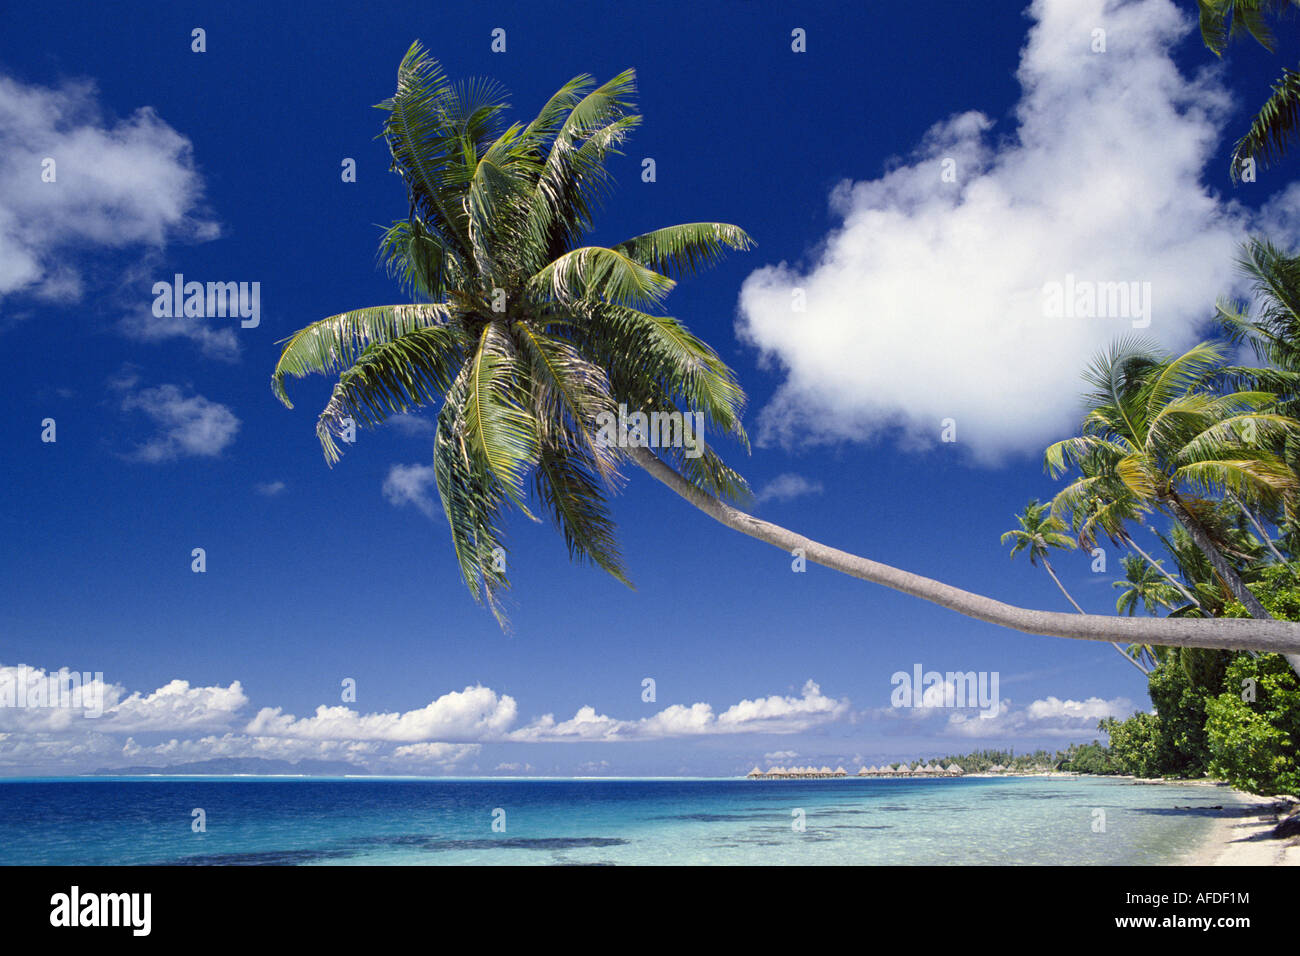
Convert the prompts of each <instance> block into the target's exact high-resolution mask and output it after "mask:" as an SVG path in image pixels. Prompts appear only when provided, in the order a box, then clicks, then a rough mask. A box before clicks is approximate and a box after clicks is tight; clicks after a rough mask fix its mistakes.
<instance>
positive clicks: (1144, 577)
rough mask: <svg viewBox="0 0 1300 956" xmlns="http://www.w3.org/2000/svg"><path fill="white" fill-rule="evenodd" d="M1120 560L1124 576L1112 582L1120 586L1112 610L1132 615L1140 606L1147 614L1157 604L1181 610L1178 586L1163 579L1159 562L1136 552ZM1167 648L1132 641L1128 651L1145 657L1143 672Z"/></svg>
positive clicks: (1156, 660)
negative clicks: (1154, 561) (1147, 559)
mask: <svg viewBox="0 0 1300 956" xmlns="http://www.w3.org/2000/svg"><path fill="white" fill-rule="evenodd" d="M1120 563H1121V565H1122V566H1123V568H1124V579H1123V580H1122V581H1116V582H1114V583H1113V584H1112V585H1111V586H1112V587H1116V588H1121V589H1122V592H1121V594H1120V596H1119V597H1118V598H1117V599H1116V600H1115V613H1117V614H1126V615H1128V616H1129V617H1132V616H1133V615H1134V614H1135V613H1136V612H1137V610H1138V608H1139V607H1140V608H1143V609H1144V610H1145V611H1146V612H1147V613H1148V614H1155V613H1156V609H1157V608H1158V607H1163V608H1165V609H1166V610H1168V611H1180V610H1183V608H1180V607H1179V606H1178V605H1177V604H1176V603H1175V600H1176V599H1177V598H1178V597H1179V596H1180V593H1179V590H1178V589H1177V588H1175V587H1173V586H1172V585H1171V584H1170V583H1169V582H1168V581H1167V580H1166V579H1165V577H1164V575H1163V574H1161V569H1160V568H1159V567H1158V566H1157V567H1152V566H1151V565H1150V564H1148V563H1147V562H1146V561H1144V560H1142V559H1141V558H1139V557H1137V556H1136V555H1125V556H1124V557H1123V558H1121V559H1120ZM1169 651H1170V648H1167V647H1160V646H1158V645H1157V646H1154V647H1153V646H1151V645H1148V644H1134V645H1133V646H1132V647H1130V648H1129V653H1130V654H1133V655H1135V656H1136V657H1138V659H1140V660H1144V661H1145V663H1146V664H1147V667H1146V668H1145V671H1146V673H1150V672H1151V671H1152V670H1153V669H1154V668H1155V667H1156V665H1157V664H1159V663H1160V662H1161V661H1162V660H1164V659H1165V658H1166V657H1167V656H1168V654H1169Z"/></svg>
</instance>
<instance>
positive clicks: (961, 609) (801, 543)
mask: <svg viewBox="0 0 1300 956" xmlns="http://www.w3.org/2000/svg"><path fill="white" fill-rule="evenodd" d="M628 453H629V455H630V456H631V458H632V460H633V461H635V462H636V463H637V464H638V465H639V466H640V467H641V468H644V469H645V470H646V471H647V472H649V473H650V475H651V476H653V477H654V478H655V479H656V480H658V481H660V482H662V483H663V484H665V485H667V486H668V487H669V488H671V489H672V490H673V491H675V492H676V493H677V494H678V495H680V496H681V497H682V498H684V499H686V500H687V501H688V502H690V503H691V504H692V505H694V506H695V507H696V508H698V509H699V510H701V511H703V512H704V513H705V514H706V515H708V516H709V517H711V518H713V519H714V520H715V521H717V522H719V523H721V524H724V525H726V526H727V527H728V528H731V529H732V530H733V531H739V532H740V533H741V534H746V535H749V536H750V537H751V538H757V539H758V540H759V541H764V542H766V543H767V544H770V545H772V546H774V547H777V548H780V549H781V550H783V551H787V552H789V551H793V550H795V549H796V548H799V549H802V550H803V553H804V556H805V557H806V558H807V559H808V560H809V561H812V562H813V563H815V564H820V565H822V566H823V567H827V568H831V569H832V570H835V571H840V572H842V573H844V574H848V575H850V576H852V577H855V578H860V579H862V580H863V581H871V582H872V583H874V584H883V585H884V586H885V587H888V588H893V589H894V590H895V591H902V592H903V593H904V594H910V595H912V596H914V597H919V598H921V599H923V600H926V601H929V602H931V603H932V604H938V605H939V606H940V607H946V608H948V609H949V610H952V611H956V612H957V613H959V614H964V615H966V616H967V617H973V618H975V619H977V620H980V621H987V622H989V623H990V624H998V625H1000V626H1002V627H1010V628H1012V629H1014V630H1017V631H1024V632H1025V633H1028V634H1041V635H1044V636H1047V637H1069V638H1074V639H1077V640H1084V641H1112V640H1114V639H1115V638H1116V637H1119V638H1120V639H1121V640H1123V641H1125V642H1126V643H1130V644H1163V645H1166V646H1170V647H1213V648H1223V649H1226V650H1251V649H1254V650H1260V651H1268V652H1270V653H1278V654H1281V653H1292V654H1295V655H1296V657H1297V660H1300V624H1293V623H1291V622H1289V621H1271V620H1268V621H1250V620H1245V619H1242V618H1237V619H1232V618H1186V619H1174V618H1166V617H1162V618H1132V617H1129V618H1120V617H1116V618H1110V617H1102V616H1100V615H1096V614H1065V613H1062V612H1057V611H1033V610H1029V609H1028V608H1022V607H1016V606H1014V605H1011V604H1004V603H1003V602H1001V601H995V600H993V599H992V598H987V597H984V596H983V595H981V594H972V593H971V592H970V591H963V590H962V589H961V588H955V587H953V586H952V585H949V584H944V583H943V582H941V581H935V580H933V579H931V578H927V577H922V576H921V575H919V574H912V573H911V572H909V571H902V570H900V569H898V568H894V567H890V566H889V565H887V564H881V563H880V562H878V561H872V560H870V559H869V558H862V557H858V556H857V555H855V554H849V553H848V552H847V551H840V550H839V549H837V548H831V547H828V546H827V545H824V544H821V543H819V542H817V541H813V540H811V539H810V538H805V537H804V536H803V535H800V534H796V533H795V532H793V531H790V530H788V529H787V528H782V527H781V526H779V525H775V524H772V523H771V522H768V521H763V520H761V519H759V518H755V517H754V516H753V515H749V514H746V513H745V512H743V511H740V510H739V509H737V508H733V507H732V506H731V505H729V504H727V503H726V502H723V501H721V500H719V499H718V498H715V497H714V496H713V495H710V494H706V493H705V492H703V491H700V490H699V489H698V488H696V487H694V486H693V485H692V484H690V482H688V481H687V480H686V479H685V478H683V477H682V476H681V475H679V474H677V472H676V471H674V470H673V469H672V468H670V467H669V466H668V465H667V464H665V463H664V462H663V461H662V460H660V458H659V457H658V456H657V455H656V454H655V453H654V452H652V451H651V450H650V449H648V448H629V449H628Z"/></svg>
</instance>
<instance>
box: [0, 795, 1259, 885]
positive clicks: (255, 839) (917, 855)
mask: <svg viewBox="0 0 1300 956" xmlns="http://www.w3.org/2000/svg"><path fill="white" fill-rule="evenodd" d="M1237 802H1238V801H1237V800H1235V799H1234V796H1233V794H1232V793H1231V792H1230V791H1227V790H1225V789H1220V788H1207V787H1195V786H1151V785H1137V784H1133V783H1131V782H1128V781H1117V780H1106V779H1095V778H1080V779H1066V778H1034V777H1013V778H1002V779H998V778H978V779H975V778H964V779H936V780H924V779H917V780H855V779H849V780H805V781H788V782H775V781H773V782H768V781H748V780H663V779H659V780H612V779H587V780H538V779H491V780H483V779H479V780H448V779H445V778H439V779H405V778H401V779H399V778H393V779H373V778H361V779H358V778H349V779H320V778H316V779H310V778H248V777H242V778H240V777H233V778H232V777H208V778H194V777H190V778H178V777H132V778H118V777H105V778H74V779H66V780H29V781H28V780H4V781H0V863H4V864H24V863H27V864H36V863H40V864H72V865H87V864H91V865H94V864H130V863H155V864H193V865H218V864H281V865H312V864H323V865H337V864H512V865H520V864H757V865H767V864H786V865H818V864H860V863H867V864H961V865H979V864H999V863H1014V864H1070V865H1081V864H1161V863H1170V862H1177V861H1178V860H1179V859H1180V858H1183V857H1185V856H1186V855H1187V854H1188V853H1190V852H1191V851H1193V850H1195V849H1196V848H1197V847H1198V846H1199V845H1200V844H1201V842H1202V841H1203V840H1204V839H1205V837H1206V835H1207V834H1208V833H1209V830H1210V828H1211V826H1212V824H1213V820H1214V818H1215V817H1216V816H1217V815H1218V814H1217V813H1216V812H1215V811H1214V810H1212V809H1210V808H1211V807H1214V806H1217V805H1223V806H1232V805H1234V804H1236V803H1237ZM196 808H201V809H202V810H203V811H204V813H205V816H206V832H200V833H196V832H194V830H193V826H192V824H193V822H194V820H195V816H194V813H193V811H194V810H195V809H196ZM494 810H502V811H504V815H503V814H500V813H497V814H495V816H494V812H493V811H494ZM795 811H802V821H803V824H804V829H803V830H802V831H799V830H797V829H795V826H794V824H796V823H797V822H798V820H799V817H798V815H797V814H796V813H795ZM494 819H496V820H498V821H499V822H498V826H500V822H504V827H505V829H504V832H501V831H500V830H499V829H498V830H495V831H494V829H493V821H494Z"/></svg>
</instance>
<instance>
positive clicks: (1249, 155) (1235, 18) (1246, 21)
mask: <svg viewBox="0 0 1300 956" xmlns="http://www.w3.org/2000/svg"><path fill="white" fill-rule="evenodd" d="M1197 4H1198V6H1199V7H1200V25H1201V39H1202V41H1203V42H1204V43H1205V45H1206V46H1207V47H1208V48H1209V49H1210V50H1211V51H1213V53H1214V55H1215V56H1222V55H1223V51H1224V49H1225V48H1226V47H1227V45H1228V41H1229V40H1230V39H1232V38H1233V37H1235V36H1238V35H1239V34H1241V33H1242V32H1245V33H1249V34H1250V35H1251V36H1252V37H1254V38H1255V40H1257V41H1258V42H1259V44H1260V45H1261V46H1262V47H1264V49H1266V50H1268V51H1269V52H1270V53H1271V52H1273V49H1274V41H1273V33H1272V31H1271V30H1270V29H1269V26H1268V23H1267V20H1266V17H1267V16H1269V15H1276V14H1278V13H1281V12H1282V11H1283V10H1285V9H1286V8H1287V7H1290V6H1300V0H1197ZM1298 124H1300V72H1297V71H1295V70H1289V69H1286V68H1283V70H1282V75H1281V77H1280V78H1279V79H1278V81H1277V82H1276V83H1274V84H1273V94H1272V95H1271V96H1270V97H1269V98H1268V99H1267V100H1265V101H1264V105H1263V106H1261V107H1260V109H1259V112H1258V113H1256V114H1255V118H1254V119H1253V120H1252V121H1251V124H1250V128H1249V129H1248V130H1247V131H1246V135H1245V136H1243V137H1242V138H1241V139H1240V140H1238V141H1237V144H1236V146H1234V147H1233V150H1232V161H1231V166H1230V167H1229V168H1230V174H1231V176H1232V178H1233V179H1234V180H1236V179H1237V178H1238V177H1239V175H1240V173H1241V170H1242V164H1243V161H1244V160H1246V159H1254V158H1259V159H1262V160H1263V161H1264V164H1265V165H1267V166H1271V165H1272V164H1273V163H1274V162H1275V161H1277V160H1280V159H1281V158H1282V157H1283V156H1285V155H1286V151H1287V148H1288V146H1289V145H1290V142H1291V140H1292V139H1294V137H1295V135H1296V132H1297V125H1298Z"/></svg>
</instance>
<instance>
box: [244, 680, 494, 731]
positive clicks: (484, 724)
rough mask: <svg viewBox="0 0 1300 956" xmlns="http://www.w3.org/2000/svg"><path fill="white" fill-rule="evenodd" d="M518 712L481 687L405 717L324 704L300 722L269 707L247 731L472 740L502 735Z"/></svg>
mask: <svg viewBox="0 0 1300 956" xmlns="http://www.w3.org/2000/svg"><path fill="white" fill-rule="evenodd" d="M516 713H517V710H516V705H515V700H514V698H513V697H509V696H505V695H502V696H498V695H497V693H496V691H494V690H491V689H490V688H487V687H483V686H481V685H475V686H473V687H466V688H465V689H464V690H463V691H455V692H452V693H449V694H443V695H442V696H441V697H439V698H438V699H437V700H435V701H433V702H431V703H430V704H429V705H428V706H427V707H422V708H420V709H419V710H409V711H406V712H405V713H388V714H380V713H375V714H360V713H358V712H357V711H355V710H352V709H351V708H348V707H343V706H337V707H325V706H323V705H322V706H320V707H317V708H316V714H315V716H312V717H303V718H297V717H294V716H293V715H292V714H284V713H282V712H281V709H280V708H279V707H264V708H262V710H260V711H258V713H257V716H255V717H254V718H253V719H252V720H251V721H250V722H249V724H248V727H247V728H246V731H247V733H250V734H253V735H256V736H264V737H300V738H306V739H312V740H384V741H411V742H415V741H433V740H436V741H467V740H478V739H481V738H485V737H488V738H491V737H498V736H500V735H501V734H502V733H503V732H504V731H505V730H506V729H507V728H508V727H509V726H510V725H511V724H513V723H514V721H515V716H516Z"/></svg>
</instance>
